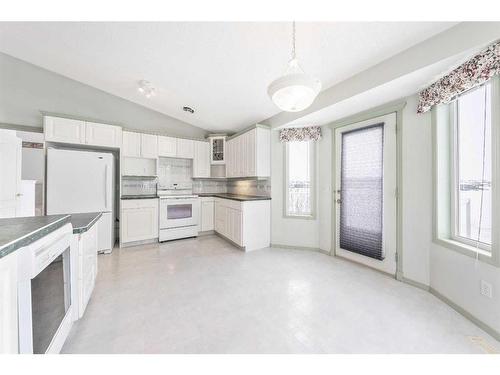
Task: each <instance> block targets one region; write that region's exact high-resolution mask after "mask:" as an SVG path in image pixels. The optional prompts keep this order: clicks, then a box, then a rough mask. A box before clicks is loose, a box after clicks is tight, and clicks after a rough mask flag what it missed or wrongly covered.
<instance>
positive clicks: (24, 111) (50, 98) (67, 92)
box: [0, 53, 206, 138]
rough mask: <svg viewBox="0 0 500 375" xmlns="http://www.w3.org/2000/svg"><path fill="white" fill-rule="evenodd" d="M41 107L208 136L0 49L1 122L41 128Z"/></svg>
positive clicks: (141, 127)
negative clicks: (2, 51)
mask: <svg viewBox="0 0 500 375" xmlns="http://www.w3.org/2000/svg"><path fill="white" fill-rule="evenodd" d="M40 111H45V112H54V113H59V114H66V115H72V116H79V117H85V118H91V119H95V120H97V121H102V122H105V123H106V122H107V123H112V124H118V125H122V126H124V127H127V128H130V129H137V130H146V131H155V132H160V133H166V134H169V135H173V136H180V137H193V138H201V137H203V136H204V135H205V134H206V132H205V131H204V130H202V129H200V128H197V127H195V126H192V125H190V124H187V123H185V122H183V121H180V120H177V119H175V118H172V117H169V116H166V115H164V114H161V113H159V112H156V111H153V110H150V109H148V108H145V107H142V106H140V105H138V104H135V103H132V102H130V101H128V100H125V99H121V98H119V97H117V96H114V95H111V94H108V93H106V92H104V91H101V90H98V89H96V88H93V87H91V86H88V85H85V84H83V83H80V82H77V81H74V80H72V79H69V78H66V77H64V76H61V75H59V74H56V73H53V72H50V71H48V70H45V69H43V68H40V67H38V66H35V65H32V64H29V63H26V62H24V61H21V60H18V59H16V58H14V57H12V56H9V55H6V54H4V53H0V123H7V124H16V125H27V126H34V127H38V128H40V127H42V115H41V114H40Z"/></svg>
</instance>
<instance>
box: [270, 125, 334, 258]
mask: <svg viewBox="0 0 500 375" xmlns="http://www.w3.org/2000/svg"><path fill="white" fill-rule="evenodd" d="M322 132H323V136H322V139H321V140H320V141H318V142H316V178H315V186H316V189H315V194H316V215H315V218H314V219H299V218H284V217H283V204H284V186H283V183H284V172H285V171H284V164H285V163H284V159H283V158H284V144H282V143H281V142H280V141H279V131H278V130H273V131H271V151H272V154H271V163H272V169H271V186H272V189H271V192H272V193H271V197H272V227H271V243H273V244H276V245H286V246H297V247H308V248H315V249H318V248H320V249H322V250H324V251H328V252H329V251H330V239H331V227H330V225H331V221H330V212H331V144H332V142H331V141H332V136H331V130H330V129H328V128H322Z"/></svg>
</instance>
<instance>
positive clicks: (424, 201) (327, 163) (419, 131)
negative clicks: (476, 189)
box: [271, 95, 500, 332]
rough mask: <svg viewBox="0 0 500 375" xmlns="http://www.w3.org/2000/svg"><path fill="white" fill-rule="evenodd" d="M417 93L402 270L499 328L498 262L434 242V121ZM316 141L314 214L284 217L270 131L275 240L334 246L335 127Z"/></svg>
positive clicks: (407, 139) (410, 110) (408, 146)
mask: <svg viewBox="0 0 500 375" xmlns="http://www.w3.org/2000/svg"><path fill="white" fill-rule="evenodd" d="M417 100H418V97H417V95H414V96H411V97H409V98H407V99H406V101H407V105H406V107H405V108H404V110H403V116H402V125H403V127H402V131H403V133H402V135H403V137H402V138H403V142H402V144H403V149H402V152H403V154H402V155H403V165H402V167H403V168H402V169H403V171H402V196H401V200H402V203H403V217H402V223H403V227H402V232H403V233H402V242H403V276H404V277H405V278H407V279H410V280H412V281H416V282H418V283H421V284H423V285H426V286H430V287H431V288H433V289H434V290H436V291H437V292H438V293H440V294H442V295H443V296H445V297H446V298H448V299H449V300H451V301H452V302H454V303H455V304H457V305H458V306H460V307H461V308H463V309H464V310H466V311H468V312H469V313H470V314H472V315H473V316H475V317H476V318H477V319H479V320H481V321H482V322H484V323H485V324H487V325H489V326H490V327H492V328H493V329H495V330H496V331H497V332H500V268H497V267H493V266H491V265H489V264H485V263H482V262H477V263H476V262H475V260H474V259H473V258H471V257H468V256H465V255H462V254H460V253H457V252H455V251H452V250H448V249H446V248H443V247H441V246H438V245H435V244H434V243H433V241H432V216H433V206H432V205H433V192H432V189H433V187H432V126H431V125H432V124H431V116H430V113H426V114H417V113H416V107H417ZM322 130H323V138H322V140H321V141H320V142H318V144H317V145H318V148H317V156H318V160H317V162H318V165H317V171H318V172H319V173H317V180H318V185H317V186H318V191H317V196H318V202H317V203H318V204H317V210H318V211H317V217H316V219H315V220H300V219H285V218H283V216H282V213H283V180H284V178H283V172H284V171H283V167H284V163H283V145H282V144H281V143H280V142H279V140H278V131H277V130H273V131H272V181H271V183H272V198H273V200H272V208H273V212H272V243H273V244H281V245H288V246H302V247H312V248H321V249H324V250H327V251H329V250H330V239H331V228H332V218H331V207H332V201H331V199H332V196H333V195H332V190H331V171H332V164H331V163H332V155H331V152H332V143H331V130H330V129H325V128H324V129H322ZM481 279H484V280H486V281H488V282H490V283H491V284H492V285H493V299H488V298H485V297H483V296H482V295H481V294H480V291H479V287H480V281H481Z"/></svg>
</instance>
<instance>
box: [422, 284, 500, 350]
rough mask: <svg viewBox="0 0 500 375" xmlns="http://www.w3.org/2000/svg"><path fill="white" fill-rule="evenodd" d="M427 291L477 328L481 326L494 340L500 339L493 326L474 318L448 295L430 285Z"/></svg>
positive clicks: (499, 334)
mask: <svg viewBox="0 0 500 375" xmlns="http://www.w3.org/2000/svg"><path fill="white" fill-rule="evenodd" d="M429 292H430V293H431V294H432V295H434V296H435V297H436V298H439V299H440V300H441V301H443V302H444V303H446V304H447V305H448V306H450V307H451V308H452V309H454V310H455V311H456V312H458V313H459V314H461V315H463V316H464V317H465V318H467V319H469V320H470V321H471V322H472V323H474V324H475V325H477V326H478V327H479V328H481V329H482V330H483V331H485V332H486V333H488V334H489V335H490V336H491V337H494V338H495V339H496V340H498V341H500V332H498V331H497V330H495V329H494V328H492V327H490V326H489V325H487V324H486V323H484V322H482V321H481V320H479V319H478V318H476V317H475V316H474V315H472V314H471V313H470V312H468V311H467V310H465V309H464V308H463V307H460V306H459V305H457V304H456V303H455V302H453V301H452V300H450V299H448V297H445V296H443V295H442V294H441V293H439V292H438V291H437V290H436V289H434V288H432V287H430V288H429Z"/></svg>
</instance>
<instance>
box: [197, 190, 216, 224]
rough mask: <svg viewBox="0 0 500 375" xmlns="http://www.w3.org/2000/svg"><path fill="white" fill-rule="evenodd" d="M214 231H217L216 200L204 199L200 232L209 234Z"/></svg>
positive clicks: (202, 201) (202, 200)
mask: <svg viewBox="0 0 500 375" xmlns="http://www.w3.org/2000/svg"><path fill="white" fill-rule="evenodd" d="M214 229H215V199H214V198H212V197H202V198H201V228H200V232H207V231H211V230H214Z"/></svg>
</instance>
